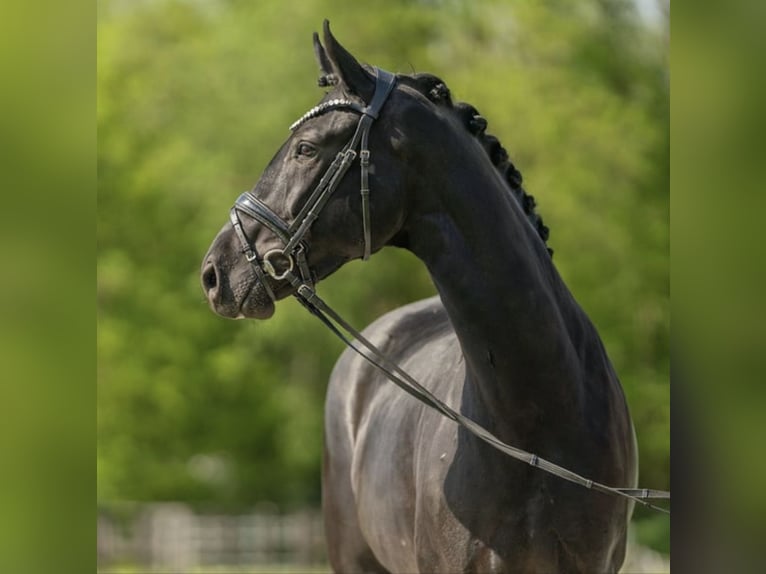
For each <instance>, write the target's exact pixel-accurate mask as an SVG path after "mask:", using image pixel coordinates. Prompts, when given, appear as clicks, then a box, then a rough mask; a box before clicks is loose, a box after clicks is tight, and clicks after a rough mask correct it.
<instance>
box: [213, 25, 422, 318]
mask: <svg viewBox="0 0 766 574" xmlns="http://www.w3.org/2000/svg"><path fill="white" fill-rule="evenodd" d="M324 43H325V46H323V45H322V44H321V43H320V41H319V37H318V35H317V34H314V48H315V53H316V56H317V59H318V62H319V66H320V68H321V72H322V75H321V77H320V85H325V86H328V87H329V90H328V91H327V93H326V94H325V96H324V97H323V98H322V100H321V101H320V102H319V104H318V105H317V106H315V107H314V108H312V109H311V110H310V111H309V112H307V113H306V114H304V116H303V117H301V118H300V119H299V120H298V121H296V122H295V123H294V124H293V126H291V133H290V136H289V137H288V138H287V140H286V141H285V142H284V143H283V144H282V146H281V147H280V149H279V151H277V153H276V155H275V156H274V157H273V159H272V160H271V161H270V162H269V164H268V166H267V167H266V169H265V170H264V172H263V174H262V176H261V178H260V179H259V180H258V182H257V183H256V184H255V186H254V188H253V189H252V190H251V191H250V192H246V193H245V194H243V195H242V196H240V199H239V200H237V203H236V204H235V206H234V207H233V208H232V211H231V217H230V220H229V221H228V222H227V223H226V224H225V225H224V226H223V228H222V229H221V231H220V232H219V233H218V235H217V236H216V237H215V239H214V241H213V243H212V245H211V246H210V248H209V250H208V252H207V254H206V255H205V257H204V259H203V264H202V276H201V278H202V285H203V289H204V291H205V293H206V295H207V299H208V301H209V303H210V306H211V307H212V309H213V310H214V311H215V312H216V313H218V314H220V315H223V316H225V317H231V318H236V317H248V318H259V319H265V318H268V317H270V316H271V315H272V314H273V312H274V303H275V302H276V301H277V300H279V299H282V298H284V297H287V296H289V295H290V294H292V293H294V291H295V289H296V285H297V284H296V281H295V280H294V279H295V278H296V277H297V278H299V279H300V281H301V282H307V281H309V282H316V281H319V280H321V279H323V278H325V277H327V276H328V275H330V274H331V273H333V272H334V271H335V270H337V269H338V268H339V267H341V266H342V265H343V264H344V263H346V262H347V261H350V260H353V259H357V258H366V257H367V256H369V254H370V252H374V251H376V250H378V249H380V248H381V247H382V246H384V245H385V244H387V243H390V242H392V241H394V242H395V239H394V238H395V237H396V235H397V233H399V232H400V230H401V229H402V224H403V222H404V220H405V219H406V213H407V207H406V205H407V201H406V197H407V193H406V190H407V187H408V185H407V183H408V179H409V174H408V173H407V172H408V171H412V170H413V169H414V167H413V166H412V163H411V161H410V158H409V157H408V155H407V153H406V149H405V147H406V146H404V142H405V140H406V137H405V131H406V130H407V126H408V123H407V121H404V120H403V119H402V118H403V116H405V117H406V116H413V114H412V113H411V112H410V113H407V112H406V110H403V108H406V107H408V105H407V104H408V102H411V101H412V98H411V97H409V98H407V97H402V95H401V94H400V93H399V92H400V90H397V89H396V88H395V87H394V84H395V81H396V79H395V77H394V76H393V74H388V73H387V72H383V71H380V70H376V69H374V68H368V67H365V66H362V65H360V64H359V62H357V60H356V59H355V58H354V56H352V55H351V54H350V53H349V52H348V51H347V50H346V49H344V48H343V46H341V45H340V43H338V41H337V40H336V39H335V38H334V37H333V35H332V33H331V32H330V29H329V25H328V23H327V22H326V21H325V24H324ZM382 75H385V80H386V82H388V83H385V82H383V81H382V80H381V76H382ZM382 90H385V91H386V92H387V93H386V94H385V95H382V94H381V91H382ZM376 92H377V93H378V97H377V101H375V98H376ZM388 92H391V93H390V95H389V93H388ZM373 104H374V105H375V106H376V108H377V109H374V110H372V109H370V106H371V105H373ZM409 107H410V108H411V107H412V106H411V104H410V105H409ZM362 124H364V125H362ZM364 148H366V150H365V149H364ZM365 153H368V154H369V156H368V157H365ZM360 173H361V174H362V176H361V178H360V175H359V174H360ZM360 179H363V180H366V181H360ZM365 187H367V188H370V189H372V193H370V194H369V196H368V198H364V199H363V197H362V196H363V195H365V194H366V192H364V191H362V193H360V189H361V190H364V188H365ZM290 279H293V280H292V281H291V280H290Z"/></svg>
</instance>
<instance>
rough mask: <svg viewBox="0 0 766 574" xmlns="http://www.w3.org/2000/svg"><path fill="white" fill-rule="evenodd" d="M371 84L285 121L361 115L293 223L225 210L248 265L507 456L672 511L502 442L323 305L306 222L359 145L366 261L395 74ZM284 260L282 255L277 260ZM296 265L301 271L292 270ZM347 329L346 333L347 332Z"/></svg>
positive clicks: (255, 211) (647, 492)
mask: <svg viewBox="0 0 766 574" xmlns="http://www.w3.org/2000/svg"><path fill="white" fill-rule="evenodd" d="M375 73H376V77H377V80H376V84H375V94H374V95H373V97H372V101H371V102H370V105H369V106H366V107H365V106H361V105H360V104H358V103H356V102H352V101H350V100H343V99H336V100H329V101H327V102H324V103H322V104H319V105H318V106H315V107H314V108H312V109H310V110H309V111H308V112H306V113H305V114H304V115H303V116H301V118H300V119H299V120H298V121H296V122H295V123H294V124H293V125H291V126H290V129H291V130H295V129H297V128H298V127H299V126H301V125H302V124H303V123H304V122H306V121H308V120H310V119H311V118H314V117H316V116H319V115H321V114H323V113H325V112H327V111H330V110H334V109H350V110H353V111H355V112H357V113H359V114H361V118H360V119H359V123H358V124H357V127H356V131H355V132H354V135H353V137H352V138H351V140H350V141H349V142H348V143H347V144H346V145H345V146H344V148H343V149H342V150H341V151H340V152H338V155H337V156H336V157H335V160H334V161H333V162H332V164H331V165H330V167H328V168H327V171H325V173H324V175H323V176H322V178H321V179H320V180H319V183H318V184H317V186H316V187H315V188H314V191H313V192H312V193H311V195H310V196H309V199H308V200H307V201H306V204H305V205H304V206H303V208H302V209H301V210H300V212H299V213H298V216H297V217H296V218H295V220H294V221H293V222H292V223H287V222H286V221H285V220H284V219H282V218H281V217H279V216H278V215H277V214H276V213H274V211H273V210H272V209H271V208H269V206H268V205H266V204H265V203H263V202H262V201H261V200H260V199H258V198H257V197H255V196H254V195H253V194H252V193H250V192H249V191H246V192H244V193H243V194H242V195H240V196H239V198H237V201H236V202H235V203H234V206H233V207H232V208H231V210H230V212H229V219H230V220H231V224H232V225H233V226H234V230H235V232H236V233H237V236H238V237H239V240H240V242H241V243H242V252H243V253H244V254H245V257H246V258H247V260H248V261H249V262H250V263H251V264H252V266H253V269H254V270H255V274H256V276H257V277H258V280H259V281H260V282H261V284H262V285H263V287H264V289H266V292H267V293H268V295H269V297H271V299H272V300H273V301H276V297H275V296H274V292H273V290H272V289H271V287H270V286H269V284H268V281H267V279H266V275H268V276H270V277H272V278H273V279H275V280H277V281H282V280H286V281H288V282H289V283H290V284H291V285H292V286H293V287H294V288H295V297H296V298H297V299H298V301H300V302H301V304H303V306H304V307H306V309H308V310H309V311H310V312H311V313H312V314H313V315H315V316H316V317H318V318H319V320H320V321H322V322H323V323H324V324H325V325H326V326H327V327H328V328H329V329H330V330H331V331H332V332H333V333H334V334H335V335H336V336H337V337H339V338H340V339H341V340H342V341H343V342H344V343H345V344H346V345H348V346H349V347H350V348H351V349H353V350H354V351H355V352H356V353H358V354H359V355H361V356H362V357H363V358H364V359H365V360H366V361H368V362H370V363H371V364H372V365H374V366H375V367H377V368H378V369H379V370H380V371H381V372H382V373H383V374H384V375H385V376H386V377H387V378H388V379H389V380H391V381H392V382H393V383H394V384H396V385H397V386H398V387H400V388H401V389H402V390H404V391H406V392H407V393H409V394H410V395H412V396H413V397H415V398H416V399H418V400H419V401H420V402H422V403H423V404H425V405H427V406H429V407H430V408H432V409H434V410H436V411H437V412H439V413H441V414H442V415H443V416H445V417H447V418H448V419H450V420H452V421H454V422H455V423H457V424H458V425H460V426H462V427H463V428H465V429H466V430H467V431H468V432H470V433H471V434H473V435H474V436H475V437H477V438H479V439H480V440H482V441H484V442H486V443H488V444H490V445H491V446H493V447H494V448H496V449H497V450H499V451H500V452H503V453H505V454H507V455H508V456H510V457H512V458H515V459H517V460H520V461H522V462H525V463H527V464H529V465H531V466H534V467H536V468H539V469H540V470H542V471H544V472H547V473H549V474H552V475H555V476H558V477H559V478H561V479H564V480H567V481H569V482H572V483H575V484H579V485H580V486H583V487H585V488H588V489H591V490H596V491H599V492H603V493H605V494H611V495H613V496H620V497H622V498H626V499H628V500H632V501H633V502H636V503H638V504H642V505H644V506H646V507H648V508H651V509H653V510H657V511H659V512H663V513H666V514H670V511H669V510H666V509H664V508H662V507H659V506H656V505H654V504H651V503H649V502H647V500H654V499H665V500H670V492H667V491H663V490H654V489H648V488H622V487H614V486H607V485H605V484H601V483H600V482H596V481H595V480H591V479H589V478H586V477H584V476H581V475H579V474H577V473H575V472H572V471H571V470H569V469H567V468H564V467H562V466H559V465H557V464H555V463H553V462H550V461H548V460H546V459H544V458H542V457H539V456H537V455H536V454H532V453H530V452H527V451H525V450H523V449H520V448H517V447H514V446H511V445H509V444H506V443H505V442H503V441H501V440H500V439H499V438H497V437H496V436H495V435H493V434H492V433H490V432H489V431H488V430H487V429H485V428H484V427H482V426H481V425H479V424H477V423H476V422H474V421H473V420H471V419H469V418H468V417H466V416H464V415H463V414H462V413H460V412H458V411H455V410H454V409H452V408H451V407H450V406H449V405H447V404H446V403H444V402H443V401H441V400H440V399H439V398H437V397H436V396H434V395H433V394H432V393H431V392H430V391H429V390H428V389H427V388H425V387H424V386H423V385H421V384H420V383H419V382H418V381H416V380H415V379H414V378H413V377H411V376H410V375H409V374H408V373H407V372H406V371H404V370H403V369H402V368H401V367H399V366H398V365H397V364H396V363H394V362H393V361H391V360H390V359H389V358H388V357H386V356H385V355H384V354H383V353H382V352H381V351H380V349H378V348H377V347H376V346H375V345H373V344H372V343H371V342H370V341H368V340H367V339H366V338H365V337H364V335H362V333H360V332H359V331H357V330H356V329H354V328H353V327H352V326H351V325H349V323H348V322H346V321H345V320H344V319H343V318H342V317H341V316H340V315H338V313H336V312H335V311H334V310H333V309H332V308H331V307H330V306H329V305H327V303H325V302H324V301H323V300H322V298H321V297H319V295H317V294H316V290H315V289H314V281H313V277H312V276H311V270H310V269H309V265H308V260H307V252H308V245H307V244H306V242H305V241H304V237H305V235H306V232H307V231H308V230H309V229H310V228H311V225H312V224H313V223H314V221H315V220H316V218H317V217H318V216H319V213H320V212H321V211H322V208H323V207H324V206H325V204H326V203H327V201H328V200H329V198H330V196H331V195H332V193H333V191H335V189H336V188H337V187H338V185H339V184H340V181H341V179H342V178H343V176H344V175H345V173H346V171H347V170H348V168H349V167H350V166H351V164H352V162H353V161H354V160H355V159H356V156H357V153H356V147H357V146H358V145H359V146H360V151H359V154H358V155H359V158H360V165H361V172H362V181H361V194H362V221H363V233H364V253H363V254H362V258H363V259H365V260H366V259H367V258H369V256H370V250H371V244H370V205H369V196H370V189H369V182H368V173H369V165H370V151H369V149H368V148H367V142H368V138H369V134H370V127H371V126H372V123H373V121H375V119H377V117H378V114H379V113H380V110H381V108H382V107H383V104H385V102H386V99H387V98H388V96H389V94H390V93H391V90H392V89H393V87H394V84H395V83H396V77H395V76H394V74H391V73H390V72H386V71H385V70H381V69H379V68H375ZM239 212H242V213H246V214H247V215H249V216H250V217H253V218H254V219H256V220H257V221H259V222H260V223H262V224H263V225H265V226H266V227H268V228H269V229H270V230H271V231H272V232H273V233H274V234H275V235H276V236H277V237H279V239H280V240H281V241H282V243H284V247H283V248H281V249H272V250H270V251H267V252H266V253H265V254H264V255H263V258H262V259H261V258H259V257H258V252H257V251H256V250H255V247H254V246H253V245H251V244H250V242H249V241H248V239H247V235H246V234H245V231H244V228H243V227H242V222H241V221H240V219H239ZM280 259H281V261H279V260H280ZM296 265H297V267H298V273H299V275H296V274H295V272H294V270H295V267H296ZM344 332H345V333H346V334H344Z"/></svg>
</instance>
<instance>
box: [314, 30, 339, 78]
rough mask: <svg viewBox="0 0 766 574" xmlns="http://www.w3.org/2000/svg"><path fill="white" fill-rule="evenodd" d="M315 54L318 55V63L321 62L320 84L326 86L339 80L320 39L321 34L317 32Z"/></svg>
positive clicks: (315, 35)
mask: <svg viewBox="0 0 766 574" xmlns="http://www.w3.org/2000/svg"><path fill="white" fill-rule="evenodd" d="M314 55H315V56H316V59H317V64H319V72H320V76H319V81H318V84H319V86H320V87H324V86H333V85H335V84H336V83H337V82H338V79H337V77H336V76H335V74H334V73H333V70H332V64H331V63H330V59H329V58H328V57H327V52H325V49H324V46H322V43H321V42H320V41H319V34H317V33H316V32H314Z"/></svg>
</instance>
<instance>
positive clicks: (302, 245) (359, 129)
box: [229, 68, 396, 301]
mask: <svg viewBox="0 0 766 574" xmlns="http://www.w3.org/2000/svg"><path fill="white" fill-rule="evenodd" d="M374 70H375V76H376V79H375V93H374V95H373V97H372V101H371V102H370V105H368V106H362V105H360V104H358V103H356V102H353V101H351V100H346V99H334V100H329V101H327V102H324V103H322V104H319V105H318V106H315V107H313V108H311V109H310V110H309V111H308V112H306V113H305V114H303V116H301V118H300V119H299V120H298V121H296V122H294V123H293V124H292V125H291V126H290V130H291V131H295V130H296V129H298V127H300V126H301V125H303V124H304V123H305V122H307V121H308V120H310V119H311V118H314V117H316V116H319V115H321V114H324V113H326V112H328V111H330V110H336V109H348V110H352V111H354V112H357V113H359V114H360V116H361V117H360V118H359V122H358V123H357V126H356V130H355V131H354V135H353V136H352V137H351V139H350V140H349V142H348V143H347V144H346V145H345V146H344V147H343V149H342V150H341V151H339V152H338V154H337V155H336V156H335V159H334V160H333V162H332V163H331V164H330V166H329V167H328V168H327V171H325V173H324V175H323V176H322V177H321V179H320V180H319V183H318V184H317V185H316V187H315V188H314V191H312V192H311V195H310V196H309V198H308V200H307V201H306V203H305V204H304V205H303V207H302V208H301V210H300V212H299V213H298V215H297V216H296V218H295V219H294V220H293V222H292V223H288V222H286V221H285V220H284V219H282V218H281V217H279V215H277V214H276V213H274V211H273V210H272V209H271V208H270V207H269V206H268V205H266V204H265V203H264V202H263V201H261V200H260V199H258V198H257V197H256V196H255V195H253V194H252V193H251V192H249V191H246V192H244V193H243V194H242V195H240V196H239V197H238V198H237V201H236V202H235V203H234V206H233V207H232V208H231V210H230V212H229V219H230V221H231V224H232V226H233V227H234V231H235V232H236V234H237V237H238V238H239V241H240V243H241V244H242V248H243V253H244V254H245V257H246V258H247V260H248V261H249V262H250V263H251V264H252V265H253V269H254V271H255V274H256V277H257V278H258V280H259V281H260V282H261V284H262V285H263V287H264V289H265V290H266V293H267V294H268V295H269V297H270V298H271V300H272V301H276V297H275V295H274V291H273V290H272V289H271V287H270V286H269V284H268V280H267V279H266V275H268V276H270V277H272V278H273V279H274V280H276V281H282V280H288V281H290V282H291V283H293V284H294V285H295V286H296V287H297V284H296V280H298V281H299V282H300V283H301V284H305V285H308V286H309V287H312V288H313V286H314V278H313V276H312V273H311V269H310V268H309V264H308V244H307V243H306V241H305V236H306V233H307V232H308V231H309V229H311V226H312V224H313V223H314V221H316V219H317V217H319V214H320V213H321V211H322V209H323V208H324V206H325V205H326V204H327V201H328V200H329V199H330V197H331V196H332V194H333V192H334V191H335V189H336V188H337V187H338V185H339V184H340V182H341V180H342V179H343V176H344V175H345V174H346V171H348V168H349V167H351V164H352V163H353V162H354V160H355V159H356V157H357V152H356V148H357V146H359V148H360V149H359V154H358V155H359V164H360V169H361V184H360V193H361V198H362V234H363V237H364V251H363V253H362V259H363V260H365V261H366V260H367V259H369V257H370V252H371V250H372V245H371V241H372V240H371V231H370V186H369V171H370V150H369V148H368V141H369V136H370V128H371V127H372V123H373V122H374V121H375V120H376V119H377V118H378V114H379V113H380V110H381V108H382V107H383V104H385V103H386V100H387V99H388V96H389V94H390V93H391V90H393V88H394V85H395V84H396V76H395V75H394V74H392V73H391V72H387V71H385V70H381V69H380V68H375V69H374ZM239 212H242V213H246V214H247V215H249V216H250V217H252V218H254V219H256V220H257V221H258V222H260V223H261V224H263V225H265V226H266V227H267V228H269V229H270V230H271V231H272V232H273V233H274V234H275V235H276V236H277V237H279V239H280V240H281V241H282V243H283V244H284V247H282V248H281V249H280V248H277V249H271V250H269V251H267V252H266V253H264V254H263V257H262V258H259V257H258V253H257V251H256V250H255V247H254V246H253V245H252V244H251V243H250V241H249V240H248V239H247V235H246V234H245V230H244V228H243V226H242V222H241V221H240V219H239ZM296 265H297V270H298V273H299V274H300V278H298V276H296V275H295V274H294V272H293V271H294V269H295V267H296Z"/></svg>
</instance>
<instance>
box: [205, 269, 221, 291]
mask: <svg viewBox="0 0 766 574" xmlns="http://www.w3.org/2000/svg"><path fill="white" fill-rule="evenodd" d="M217 286H218V272H217V270H216V267H215V265H214V264H213V263H210V264H209V265H208V266H207V267H205V269H204V270H203V271H202V287H203V288H204V289H205V293H210V292H211V291H212V290H213V289H215V288H216V287H217Z"/></svg>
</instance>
